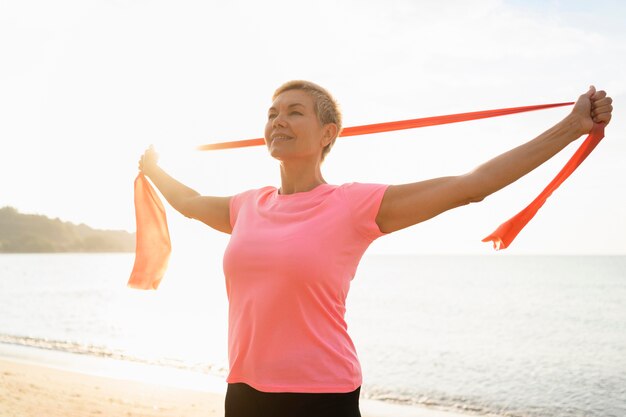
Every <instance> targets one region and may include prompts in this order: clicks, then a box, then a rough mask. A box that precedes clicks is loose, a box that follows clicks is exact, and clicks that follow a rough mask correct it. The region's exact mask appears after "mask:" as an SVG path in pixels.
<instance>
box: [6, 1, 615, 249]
mask: <svg viewBox="0 0 626 417" xmlns="http://www.w3.org/2000/svg"><path fill="white" fill-rule="evenodd" d="M624 21H626V5H624V2H619V1H595V2H581V1H541V2H540V1H501V0H484V1H406V0H405V1H384V2H383V1H371V0H359V1H356V0H349V1H326V0H322V1H302V2H293V1H291V2H289V1H276V0H266V1H263V2H253V1H249V2H244V1H228V2H225V1H220V2H214V1H155V0H143V1H139V0H136V1H132V0H129V1H121V0H115V1H114V0H106V1H105V0H92V1H87V0H78V1H67V0H60V1H55V2H49V1H22V0H20V1H17V0H15V1H3V2H0V59H1V60H2V62H1V65H0V207H2V206H6V205H10V206H13V207H16V208H17V209H18V210H20V211H21V212H24V213H37V214H44V215H46V216H49V217H52V218H56V217H58V218H60V219H61V220H64V221H71V222H73V223H86V224H88V225H90V226H92V227H95V228H104V229H125V230H129V231H134V229H135V219H134V208H133V180H134V178H135V176H136V175H137V161H138V159H139V157H140V155H141V154H142V153H143V151H144V150H145V149H146V148H147V147H148V146H149V145H150V144H154V146H155V148H156V149H157V152H158V153H159V154H160V157H161V159H160V165H161V166H162V167H163V168H164V169H165V170H166V171H168V172H169V173H170V174H171V175H172V176H174V177H175V178H177V179H179V180H180V181H181V182H183V183H185V184H187V185H188V186H190V187H192V188H194V189H196V190H197V191H198V192H200V193H201V194H205V195H232V194H235V193H238V192H241V191H243V190H246V189H250V188H258V187H261V186H265V185H274V186H279V181H280V177H279V171H278V165H277V162H276V161H274V160H273V159H272V158H271V157H269V155H268V154H267V152H266V150H265V149H264V148H262V147H258V148H249V149H240V150H228V151H218V152H199V151H196V150H195V147H196V146H197V145H200V144H204V143H211V142H219V141H225V140H237V139H247V138H253V137H260V136H262V134H263V127H264V123H265V115H266V111H267V108H268V107H269V105H270V103H271V95H272V92H273V91H274V89H275V88H276V87H278V86H279V85H280V84H282V83H283V82H285V81H287V80H291V79H307V80H311V81H314V82H316V83H318V84H320V85H322V86H324V87H326V88H327V89H329V90H330V91H331V92H332V93H333V95H334V96H335V97H336V98H337V100H338V101H339V103H340V105H341V107H342V110H343V114H344V125H345V126H352V125H360V124H368V123H377V122H384V121H392V120H402V119H410V118H417V117H426V116H434V115H443V114H450V113H459V112H466V111H475V110H484V109H495V108H501V107H513V106H522V105H531V104H541V103H552V102H564V101H575V100H576V98H577V97H578V96H579V95H580V94H582V93H584V92H585V91H586V90H587V87H588V86H589V85H590V84H594V85H596V87H598V88H599V89H605V90H606V91H607V92H608V93H609V95H610V96H611V97H612V98H613V99H614V107H615V110H614V116H613V121H612V122H611V124H610V125H609V126H608V128H607V130H606V138H605V140H604V141H603V142H602V143H601V144H600V145H599V146H598V148H597V149H596V151H595V152H594V153H593V154H592V155H591V156H590V157H589V159H588V160H587V161H585V162H584V164H583V165H582V166H581V167H580V168H579V170H578V171H577V172H575V173H574V174H573V175H572V177H571V178H570V179H569V180H568V181H567V182H565V184H563V185H562V186H561V188H560V189H559V190H558V191H557V192H556V193H555V194H554V195H553V196H552V197H551V198H550V199H549V200H548V202H547V203H546V205H545V206H544V207H543V208H542V209H541V210H540V212H539V213H538V214H537V216H536V217H535V219H534V220H533V221H531V223H530V224H529V225H528V226H527V227H526V229H524V230H523V231H522V233H521V234H520V235H519V236H518V238H517V240H516V241H515V242H514V243H513V245H512V246H511V247H510V248H509V249H507V250H506V251H504V252H506V253H510V254H626V210H625V208H626V164H624V162H623V160H624V156H626V142H625V140H624V132H625V131H626V129H625V122H624V120H625V116H626V114H625V110H624V106H623V105H622V104H621V103H623V102H624V101H625V99H626V71H625V69H626V27H625V26H624V25H623V22H624ZM568 112H569V108H558V109H551V110H543V111H539V112H533V113H525V114H521V115H514V116H507V117H501V118H496V119H487V120H482V121H474V122H467V123H460V124H454V125H448V126H436V127H429V128H422V129H414V130H408V131H402V132H394V133H386V134H377V135H368V136H362V137H353V138H345V139H339V140H338V142H337V144H336V145H335V147H334V148H333V150H332V152H331V153H330V155H329V156H328V158H327V159H326V161H325V163H324V166H323V172H324V177H325V179H326V181H328V182H329V183H335V184H340V183H345V182H351V181H360V182H377V183H388V184H400V183H407V182H414V181H420V180H424V179H429V178H433V177H437V176H442V175H456V174H463V173H465V172H467V171H469V170H471V169H472V168H474V167H475V166H477V165H479V164H480V163H482V162H484V161H486V160H488V159H489V158H491V157H493V156H495V155H497V154H498V153H500V152H503V151H505V150H508V149H510V148H512V147H515V146H517V145H519V144H521V143H523V142H524V141H527V140H530V139H532V138H534V137H535V136H537V135H538V134H540V133H541V132H542V131H544V130H546V129H548V128H549V127H550V126H552V125H553V124H555V123H557V122H558V121H559V120H560V119H562V118H563V117H565V116H566V115H567V113H568ZM577 143H580V142H577ZM576 146H577V145H576V144H572V145H570V146H569V147H567V148H566V149H565V150H564V151H563V152H561V153H560V154H559V155H557V156H556V157H555V158H553V159H552V160H550V161H549V162H548V163H546V164H544V165H543V166H542V167H540V168H538V169H537V170H535V171H533V172H532V173H531V174H529V175H528V176H526V177H524V178H523V179H521V180H519V181H518V182H516V183H515V184H513V185H511V186H509V187H508V188H506V189H504V190H502V191H500V192H498V193H496V194H495V195H493V196H490V197H489V198H487V199H486V200H485V201H483V202H482V203H480V204H472V205H470V206H467V207H463V208H459V209H456V210H452V211H450V212H448V213H444V214H442V215H441V216H439V217H437V218H435V219H433V220H431V221H428V222H425V223H423V224H420V225H417V226H414V227H411V228H408V229H405V230H403V231H400V232H397V233H394V234H392V235H390V236H385V237H384V238H381V239H379V240H378V241H376V242H374V244H373V245H372V247H371V248H370V251H371V252H374V253H425V254H430V253H467V254H475V253H478V254H490V253H493V251H492V249H491V247H490V246H489V245H488V244H485V243H482V242H481V239H482V238H483V237H485V236H486V235H488V234H489V233H491V232H492V231H493V230H494V229H495V228H496V227H497V226H498V225H499V224H500V223H502V222H503V221H505V220H507V219H508V218H510V217H511V216H513V215H514V214H516V213H517V212H518V211H519V210H520V209H522V208H523V207H525V206H526V205H527V204H528V203H529V202H530V201H531V200H532V199H533V198H534V197H535V196H536V195H537V194H538V193H539V192H540V191H541V190H542V189H543V187H544V186H545V185H546V184H547V183H548V182H549V181H550V180H551V179H552V178H553V177H554V175H555V174H556V173H557V172H558V170H559V169H560V167H561V166H562V165H563V164H564V163H565V162H566V161H567V159H568V158H569V157H570V156H571V155H572V153H573V152H574V150H575V148H576ZM167 215H168V221H169V224H170V233H171V236H172V243H173V248H174V249H173V250H174V251H189V252H191V253H195V254H203V253H215V252H220V251H221V250H222V249H223V246H224V244H225V242H227V238H228V237H227V236H226V235H223V234H220V233H218V232H214V231H213V230H212V229H209V228H208V227H206V226H204V225H203V224H201V223H199V222H197V221H193V220H189V219H186V218H184V217H183V216H181V215H179V214H178V213H177V212H176V211H174V210H173V209H172V208H171V207H170V206H167Z"/></svg>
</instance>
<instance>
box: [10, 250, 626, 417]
mask: <svg viewBox="0 0 626 417" xmlns="http://www.w3.org/2000/svg"><path fill="white" fill-rule="evenodd" d="M132 264H133V255H132V254H22V255H0V343H1V344H3V345H4V346H9V345H10V346H11V347H12V348H15V347H18V348H19V347H20V346H24V348H25V349H26V346H28V347H31V348H32V347H35V348H38V349H45V350H48V351H49V350H54V351H62V352H71V353H76V354H82V355H88V356H100V357H110V358H115V359H122V360H128V361H139V362H146V363H154V364H160V365H165V366H169V367H176V368H183V369H189V370H194V371H199V372H204V373H210V374H215V375H219V376H225V374H226V366H227V359H226V335H227V327H226V326H227V323H226V318H227V301H226V292H225V288H224V282H223V276H222V273H221V264H220V263H219V259H218V258H211V259H199V258H198V257H196V258H194V259H191V258H188V259H182V258H180V259H178V258H176V257H174V258H173V259H172V261H171V263H170V269H169V270H168V274H167V275H166V277H165V280H164V281H163V283H162V285H161V287H160V288H159V290H158V291H138V290H132V289H129V288H126V286H125V284H126V280H127V279H128V276H129V274H130V270H131V269H132ZM347 319H348V324H349V329H350V333H351V334H352V336H353V338H354V340H355V344H356V346H357V350H358V352H359V356H360V359H361V363H362V366H363V373H364V384H363V395H364V396H365V397H368V398H372V399H379V400H384V401H391V402H400V403H406V404H421V405H426V406H432V407H437V408H442V409H453V410H457V411H465V412H470V413H476V414H487V413H493V414H499V415H503V416H520V417H522V416H525V417H540V416H555V417H557V416H562V417H581V416H591V417H596V416H597V417H600V416H603V417H612V416H613V417H618V416H619V417H623V416H625V415H626V256H499V255H497V256H493V255H490V256H404V255H403V256H399V255H398V256H382V255H378V256H375V255H370V256H366V257H365V258H364V259H363V261H362V263H361V265H360V266H359V270H358V272H357V277H356V278H355V280H354V281H353V284H352V289H351V293H350V296H349V298H348V316H347ZM0 347H1V346H0ZM0 351H1V349H0Z"/></svg>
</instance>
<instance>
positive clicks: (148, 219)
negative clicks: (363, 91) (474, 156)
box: [128, 102, 605, 289]
mask: <svg viewBox="0 0 626 417" xmlns="http://www.w3.org/2000/svg"><path fill="white" fill-rule="evenodd" d="M572 104H574V103H573V102H570V103H556V104H543V105H537V106H525V107H512V108H507V109H497V110H485V111H478V112H471V113H459V114H451V115H446V116H435V117H426V118H421V119H412V120H402V121H398V122H388V123H378V124H371V125H364V126H354V127H347V128H345V129H344V130H343V131H342V133H341V136H344V137H345V136H356V135H365V134H369V133H379V132H389V131H394V130H402V129H411V128H416V127H424V126H434V125H440V124H446V123H455V122H462V121H467V120H476V119H484V118H488V117H495V116H503V115H506V114H514V113H522V112H527V111H532V110H540V109H547V108H551V107H560V106H568V105H572ZM604 126H605V125H604V124H594V126H593V129H592V130H591V132H590V133H589V135H588V136H587V138H586V139H585V140H584V142H583V143H582V145H581V146H580V147H579V148H578V150H577V151H576V152H575V153H574V155H573V156H572V157H571V158H570V160H569V161H568V162H567V164H565V166H564V167H563V168H562V169H561V171H560V172H559V173H558V174H557V176H556V177H555V178H554V179H553V180H552V181H551V182H550V184H548V186H547V187H546V188H545V189H544V190H543V191H542V192H541V194H539V195H538V196H537V198H535V199H534V200H533V201H532V203H530V204H529V205H528V206H527V207H526V208H525V209H524V210H522V211H521V212H519V213H518V214H517V215H515V216H514V217H512V218H511V219H510V220H508V221H507V222H505V223H503V224H502V225H500V226H499V227H498V228H497V229H496V231H495V232H493V233H492V234H491V235H489V236H487V237H486V238H485V239H483V242H489V241H491V242H493V246H494V248H495V249H496V250H499V249H504V248H506V247H508V246H509V245H510V244H511V242H513V240H514V239H515V237H516V236H517V235H518V234H519V232H520V231H521V230H522V229H523V228H524V226H526V224H527V223H528V222H529V221H530V220H531V219H532V218H533V216H534V215H535V214H536V213H537V211H538V210H539V208H541V206H542V205H543V204H544V203H545V201H546V200H547V199H548V197H550V195H551V194H552V192H553V191H554V190H556V189H557V188H558V187H559V185H561V183H563V181H565V180H566V179H567V177H569V176H570V174H571V173H572V172H574V171H575V170H576V168H577V167H578V166H579V165H580V164H581V163H582V162H583V161H584V160H585V158H587V156H588V155H589V154H590V153H591V151H593V149H594V148H595V147H596V145H597V144H598V143H599V142H600V140H602V138H603V137H604ZM262 144H264V140H263V139H249V140H243V141H234V142H223V143H215V144H211V145H203V146H200V147H199V148H198V149H200V150H217V149H229V148H241V147H246V146H257V145H262ZM135 212H136V218H137V247H136V253H135V265H134V267H133V272H132V274H131V277H130V280H129V281H128V285H129V286H131V287H133V288H141V289H156V288H157V287H158V285H159V283H160V282H161V279H162V278H163V275H164V273H165V269H166V268H167V263H168V260H169V255H170V251H171V245H170V238H169V232H168V229H167V221H166V219H165V209H164V207H163V204H162V203H161V200H160V199H159V197H158V196H157V194H156V192H155V191H154V189H153V188H152V186H151V185H150V183H149V182H148V181H147V180H146V178H145V177H144V176H143V174H141V173H140V174H139V175H138V176H137V178H136V179H135Z"/></svg>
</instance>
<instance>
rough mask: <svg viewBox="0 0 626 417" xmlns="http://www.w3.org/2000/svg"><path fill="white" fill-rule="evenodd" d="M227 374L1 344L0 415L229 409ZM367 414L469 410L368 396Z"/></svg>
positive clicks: (214, 416)
mask: <svg viewBox="0 0 626 417" xmlns="http://www.w3.org/2000/svg"><path fill="white" fill-rule="evenodd" d="M225 392H226V383H225V381H224V379H223V378H222V377H218V376H214V375H209V374H204V373H199V372H194V371H188V370H183V369H176V368H169V367H165V366H157V365H148V364H143V363H134V362H130V361H123V360H116V359H108V358H99V357H91V356H89V355H81V354H72V353H65V352H58V351H45V350H44V349H38V348H31V347H22V346H11V345H7V344H0V417H9V416H10V417H13V416H17V415H46V416H49V417H65V416H102V415H125V416H129V417H134V416H137V417H139V416H146V417H151V416H167V417H169V416H171V417H174V416H180V415H185V416H189V417H194V416H204V417H221V416H223V415H224V395H225ZM360 403H361V412H362V414H363V416H364V417H467V416H468V415H470V414H462V413H458V412H452V411H443V410H438V409H431V408H426V407H420V406H412V405H400V404H393V403H389V402H384V401H377V400H369V399H364V398H361V400H360Z"/></svg>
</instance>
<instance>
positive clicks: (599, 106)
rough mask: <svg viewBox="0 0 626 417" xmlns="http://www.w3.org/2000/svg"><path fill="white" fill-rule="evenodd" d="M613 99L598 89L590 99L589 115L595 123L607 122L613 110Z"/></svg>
mask: <svg viewBox="0 0 626 417" xmlns="http://www.w3.org/2000/svg"><path fill="white" fill-rule="evenodd" d="M612 103H613V99H611V97H607V96H606V92H605V91H602V90H601V91H598V92H597V93H596V94H595V95H594V96H593V97H592V99H591V117H592V119H593V121H594V122H595V123H609V121H610V120H611V112H612V111H613V106H612Z"/></svg>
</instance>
